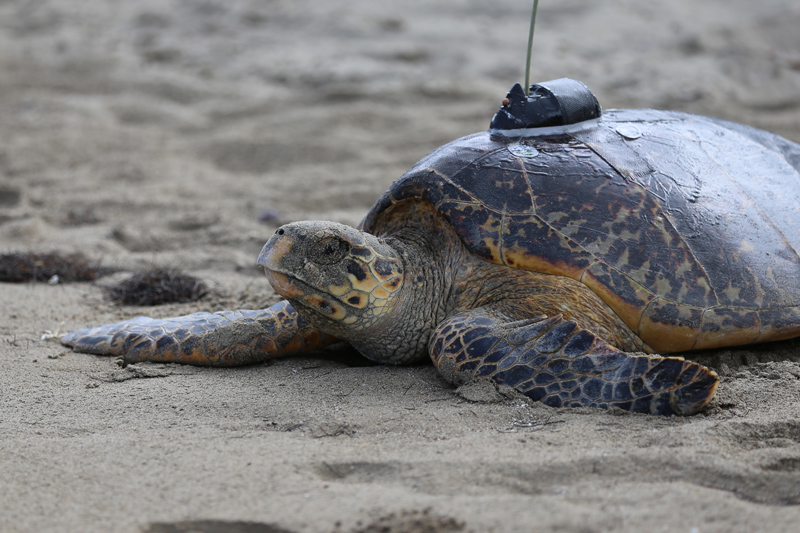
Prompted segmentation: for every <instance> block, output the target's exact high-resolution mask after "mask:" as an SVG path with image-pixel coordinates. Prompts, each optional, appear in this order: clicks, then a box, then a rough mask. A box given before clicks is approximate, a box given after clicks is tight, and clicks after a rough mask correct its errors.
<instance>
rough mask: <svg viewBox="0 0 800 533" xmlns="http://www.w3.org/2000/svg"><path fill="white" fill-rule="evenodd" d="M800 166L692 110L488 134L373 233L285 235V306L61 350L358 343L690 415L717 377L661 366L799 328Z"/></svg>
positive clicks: (403, 189) (192, 353)
mask: <svg viewBox="0 0 800 533" xmlns="http://www.w3.org/2000/svg"><path fill="white" fill-rule="evenodd" d="M620 127H623V129H620ZM622 133H624V134H625V135H624V136H623V135H622ZM798 169H800V146H798V145H796V144H793V143H791V142H789V141H787V140H785V139H782V138H780V137H777V136H775V135H772V134H769V133H766V132H763V131H759V130H755V129H752V128H748V127H746V126H741V125H738V124H732V123H728V122H724V121H718V120H714V119H708V118H704V117H698V116H694V115H687V114H682V113H674V112H660V111H651V110H633V111H607V112H606V113H605V114H604V115H603V118H602V119H601V120H600V121H599V122H598V123H596V124H592V125H587V126H586V127H585V128H584V129H580V130H574V131H572V132H571V133H567V132H566V130H562V133H560V134H549V135H540V136H530V137H526V138H509V137H507V136H502V135H498V134H496V133H492V132H483V133H478V134H475V135H471V136H468V137H464V138H462V139H459V140H457V141H454V142H453V143H450V144H448V145H445V146H443V147H441V148H439V149H437V150H435V151H434V152H432V153H431V154H430V155H428V156H427V157H426V158H424V159H423V160H422V161H420V162H419V163H418V164H417V165H415V166H414V167H413V168H412V169H411V170H409V171H408V172H407V173H406V174H405V175H404V176H403V177H401V178H400V179H399V180H397V181H395V182H394V183H393V184H392V186H391V187H390V188H389V190H388V191H387V192H386V193H385V194H384V195H383V196H382V197H381V198H380V199H379V200H378V201H377V203H376V204H375V205H374V206H373V208H372V209H371V210H370V212H369V213H368V214H367V216H366V217H365V219H364V221H363V222H362V224H361V226H360V228H359V229H355V228H349V227H347V226H343V225H341V224H335V223H331V222H315V221H309V222H295V223H291V224H287V225H285V226H283V227H281V228H279V229H278V231H277V232H276V233H275V235H273V236H272V237H271V238H270V239H269V241H268V242H267V244H266V245H265V246H264V249H263V250H262V253H261V256H260V257H259V261H258V263H259V265H261V266H262V267H263V268H264V269H265V272H266V274H267V277H268V279H269V281H270V283H271V284H272V286H273V288H274V289H275V290H276V292H278V293H279V294H281V295H282V296H284V297H286V298H287V299H288V302H283V303H281V304H277V305H276V306H273V307H272V308H270V309H267V310H263V311H235V312H225V313H221V314H220V313H216V314H214V315H209V314H197V315H191V316H188V317H181V318H178V319H166V320H152V319H145V318H139V319H134V320H131V321H125V322H121V323H118V324H110V325H106V326H101V327H99V328H91V329H88V330H81V331H77V332H73V333H71V334H69V335H67V336H66V337H64V338H63V339H62V342H64V343H65V344H68V345H71V346H74V347H75V348H76V349H80V350H83V351H89V352H92V353H109V354H117V355H123V356H124V357H125V360H126V361H128V362H135V361H141V360H149V361H171V362H181V363H189V364H206V365H208V364H211V365H233V364H248V363H254V362H258V361H263V360H266V359H270V358H272V357H276V356H279V355H287V354H291V353H298V352H302V351H307V350H310V349H317V348H320V347H323V346H325V345H327V344H330V343H332V342H335V341H336V340H344V341H347V342H349V343H350V344H351V345H352V346H353V347H355V348H356V349H357V350H358V351H360V352H361V353H362V354H363V355H365V356H366V357H368V358H371V359H373V360H375V361H379V362H386V363H394V364H397V363H407V362H413V361H418V360H420V359H421V358H424V357H430V358H431V360H432V361H433V362H434V364H435V365H436V366H437V367H438V368H439V370H440V371H441V373H442V375H443V376H444V377H445V378H446V379H447V380H449V381H451V382H453V383H464V382H467V381H470V380H474V379H488V380H491V381H492V382H494V383H497V384H505V385H510V386H512V387H515V388H516V389H518V390H520V391H521V392H523V393H524V394H526V395H528V396H530V397H531V398H533V399H535V400H540V401H543V402H545V403H547V404H548V405H552V406H594V407H603V408H608V407H612V406H614V407H619V408H622V409H625V410H630V411H635V412H645V413H652V414H664V415H670V414H691V413H695V412H697V411H698V410H700V409H701V408H702V407H703V406H704V405H706V404H707V403H708V401H709V400H710V399H711V398H712V396H713V394H714V391H715V389H716V386H717V383H718V378H717V376H716V374H715V373H714V372H713V371H711V370H709V369H708V368H705V367H703V366H701V365H698V364H696V363H693V362H690V361H685V360H683V358H681V357H655V356H649V355H646V353H645V352H650V353H654V352H660V353H675V352H681V351H686V350H693V349H704V348H715V347H722V346H733V345H739V344H747V343H753V342H764V341H770V340H779V339H784V338H789V337H794V336H798V335H800V257H798V253H797V250H800V172H798Z"/></svg>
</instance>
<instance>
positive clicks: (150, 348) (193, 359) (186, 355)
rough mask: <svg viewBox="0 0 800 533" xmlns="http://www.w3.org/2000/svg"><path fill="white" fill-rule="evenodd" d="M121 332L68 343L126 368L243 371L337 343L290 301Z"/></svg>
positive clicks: (140, 323)
mask: <svg viewBox="0 0 800 533" xmlns="http://www.w3.org/2000/svg"><path fill="white" fill-rule="evenodd" d="M119 326H120V327H116V328H114V331H112V332H111V334H109V328H108V327H107V326H98V327H96V328H88V329H84V330H80V331H76V332H73V333H71V334H69V335H66V336H65V337H64V338H62V342H64V343H65V344H69V345H71V346H72V347H73V348H75V349H76V350H79V351H82V352H86V353H96V354H100V355H103V354H113V355H124V356H125V362H126V363H139V362H142V361H151V362H154V363H174V362H181V363H184V364H188V365H200V366H239V365H248V364H253V363H260V362H263V361H265V360H268V359H273V358H275V357H280V356H282V355H287V354H292V353H297V352H301V351H311V350H315V349H318V348H322V347H324V346H327V345H328V344H330V343H331V342H334V341H335V340H336V339H335V338H333V337H331V336H330V335H327V334H325V333H322V332H320V331H319V330H318V329H316V328H313V327H310V326H309V324H308V323H307V322H305V320H303V319H302V318H301V317H300V316H299V315H298V314H297V313H296V312H295V310H294V308H293V307H292V306H291V304H289V302H286V301H283V302H278V303H277V304H275V305H273V306H272V307H269V308H267V309H260V310H257V311H250V310H243V309H240V310H236V311H221V312H219V313H195V314H193V315H187V316H182V317H176V318H167V319H153V318H148V317H143V316H142V317H137V318H134V319H131V320H127V321H125V322H122V323H120V325H119Z"/></svg>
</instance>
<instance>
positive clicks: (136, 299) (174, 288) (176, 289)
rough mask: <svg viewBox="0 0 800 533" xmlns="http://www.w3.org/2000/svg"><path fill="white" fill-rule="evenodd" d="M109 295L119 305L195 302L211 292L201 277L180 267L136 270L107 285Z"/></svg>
mask: <svg viewBox="0 0 800 533" xmlns="http://www.w3.org/2000/svg"><path fill="white" fill-rule="evenodd" d="M106 293H107V295H108V297H109V298H110V299H111V300H112V301H113V302H115V303H117V304H120V305H139V306H146V305H163V304H170V303H186V302H194V301H197V300H199V299H201V298H202V297H204V296H205V295H207V294H208V293H209V288H208V285H206V284H205V283H204V282H203V281H202V280H200V279H197V278H195V277H194V276H190V275H188V274H184V273H183V272H181V271H179V270H172V269H163V268H159V269H154V270H147V271H144V272H137V273H135V274H134V275H133V276H131V277H130V278H129V279H127V280H125V281H123V282H120V283H118V284H116V285H112V286H110V287H107V288H106Z"/></svg>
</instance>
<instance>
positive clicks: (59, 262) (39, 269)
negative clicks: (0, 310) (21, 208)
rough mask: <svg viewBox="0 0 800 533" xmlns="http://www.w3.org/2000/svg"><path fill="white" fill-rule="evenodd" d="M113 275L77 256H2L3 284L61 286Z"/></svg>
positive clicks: (0, 273)
mask: <svg viewBox="0 0 800 533" xmlns="http://www.w3.org/2000/svg"><path fill="white" fill-rule="evenodd" d="M110 272H111V269H108V268H105V267H101V266H100V264H99V263H90V262H89V261H87V260H86V259H83V258H80V257H77V256H62V255H59V254H55V253H51V254H35V253H25V252H9V253H5V254H2V255H0V281H3V282H12V283H22V282H26V281H42V282H47V281H50V280H53V279H54V276H58V277H57V278H55V279H56V280H57V281H58V282H69V281H93V280H95V279H96V278H98V277H100V276H104V275H106V274H108V273H110Z"/></svg>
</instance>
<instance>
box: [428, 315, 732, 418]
mask: <svg viewBox="0 0 800 533" xmlns="http://www.w3.org/2000/svg"><path fill="white" fill-rule="evenodd" d="M429 350H430V354H431V358H432V359H433V362H434V364H435V365H436V366H437V367H438V368H439V370H440V372H441V373H442V375H443V376H444V377H445V379H447V380H448V381H450V382H452V383H455V384H463V383H466V382H468V381H471V380H474V379H480V378H484V379H490V380H492V381H494V382H495V383H498V384H505V385H509V386H511V387H514V388H515V389H517V390H519V391H520V392H522V393H523V394H525V395H526V396H528V397H530V398H532V399H534V400H539V401H542V402H544V403H545V404H547V405H550V406H553V407H580V406H588V407H600V408H606V409H607V408H609V407H619V408H621V409H624V410H626V411H632V412H639V413H650V414H660V415H672V414H681V415H689V414H694V413H696V412H698V411H699V410H700V409H701V408H702V407H703V406H704V405H705V404H706V403H708V402H709V400H711V398H712V396H713V395H714V391H715V390H716V388H717V383H718V378H717V375H716V374H715V373H714V372H713V371H711V370H709V369H708V368H706V367H704V366H701V365H698V364H696V363H692V362H690V361H684V360H683V359H682V358H679V357H651V356H647V355H644V354H628V353H625V352H620V351H619V350H617V349H615V348H613V347H612V346H609V345H608V344H607V343H605V342H604V341H603V340H602V339H599V338H598V337H596V336H595V335H594V334H593V333H591V332H590V331H587V330H584V329H581V328H579V327H578V326H577V325H576V324H575V322H573V321H571V320H565V319H564V318H562V317H561V315H556V316H553V317H550V318H547V317H538V318H533V319H528V320H520V321H515V322H513V321H509V320H508V319H507V318H506V317H504V316H503V315H502V314H500V313H497V312H495V311H492V310H491V309H485V308H483V309H473V310H471V311H467V312H464V313H460V314H458V315H455V316H454V317H452V318H450V319H448V320H446V321H444V322H443V323H442V324H440V325H439V326H438V327H437V328H436V330H435V331H434V333H433V336H432V337H431V340H430V343H429Z"/></svg>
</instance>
